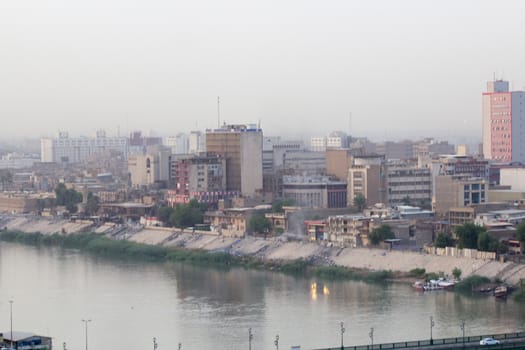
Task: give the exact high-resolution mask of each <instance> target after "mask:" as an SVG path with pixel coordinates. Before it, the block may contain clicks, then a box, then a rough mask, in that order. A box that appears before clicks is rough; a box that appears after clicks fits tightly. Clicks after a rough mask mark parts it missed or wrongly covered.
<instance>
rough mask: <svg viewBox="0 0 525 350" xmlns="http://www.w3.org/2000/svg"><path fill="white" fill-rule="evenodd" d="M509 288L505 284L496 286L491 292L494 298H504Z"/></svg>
mask: <svg viewBox="0 0 525 350" xmlns="http://www.w3.org/2000/svg"><path fill="white" fill-rule="evenodd" d="M508 292H509V290H508V288H507V286H497V287H496V288H494V291H493V292H492V293H493V294H494V297H496V298H502V299H503V298H506V297H507V294H508Z"/></svg>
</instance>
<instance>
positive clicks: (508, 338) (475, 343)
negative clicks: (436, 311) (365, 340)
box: [317, 332, 525, 350]
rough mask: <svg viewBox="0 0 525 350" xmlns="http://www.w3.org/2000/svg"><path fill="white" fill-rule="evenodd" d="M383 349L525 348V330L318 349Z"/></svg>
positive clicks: (470, 349)
mask: <svg viewBox="0 0 525 350" xmlns="http://www.w3.org/2000/svg"><path fill="white" fill-rule="evenodd" d="M489 337H490V338H494V339H497V340H499V341H500V344H497V345H490V346H488V345H480V344H479V341H480V340H481V339H484V338H489ZM343 349H344V350H381V349H388V350H390V349H428V350H432V349H436V350H437V349H469V350H473V349H480V350H481V349H485V350H486V349H525V332H517V333H503V334H487V335H475V336H466V337H456V338H442V339H432V340H431V339H426V340H411V341H404V342H396V343H382V344H368V345H356V346H343V347H342V346H338V347H332V348H323V349H317V350H343Z"/></svg>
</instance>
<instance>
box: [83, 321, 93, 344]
mask: <svg viewBox="0 0 525 350" xmlns="http://www.w3.org/2000/svg"><path fill="white" fill-rule="evenodd" d="M82 322H84V326H85V329H86V350H88V323H89V322H91V319H82Z"/></svg>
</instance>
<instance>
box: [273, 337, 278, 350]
mask: <svg viewBox="0 0 525 350" xmlns="http://www.w3.org/2000/svg"><path fill="white" fill-rule="evenodd" d="M273 343H274V344H275V350H279V334H277V335H276V336H275V340H274V341H273Z"/></svg>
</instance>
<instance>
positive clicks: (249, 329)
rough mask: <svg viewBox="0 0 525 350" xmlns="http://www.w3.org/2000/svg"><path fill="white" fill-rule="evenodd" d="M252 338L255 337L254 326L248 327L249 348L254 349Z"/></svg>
mask: <svg viewBox="0 0 525 350" xmlns="http://www.w3.org/2000/svg"><path fill="white" fill-rule="evenodd" d="M252 339H253V333H252V328H251V327H250V328H248V349H249V350H252Z"/></svg>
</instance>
